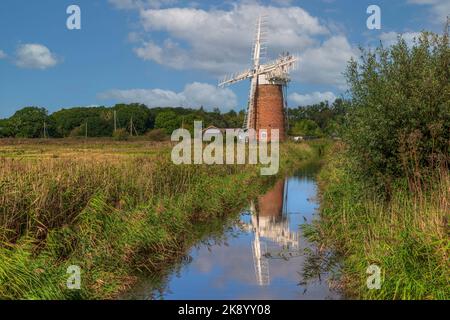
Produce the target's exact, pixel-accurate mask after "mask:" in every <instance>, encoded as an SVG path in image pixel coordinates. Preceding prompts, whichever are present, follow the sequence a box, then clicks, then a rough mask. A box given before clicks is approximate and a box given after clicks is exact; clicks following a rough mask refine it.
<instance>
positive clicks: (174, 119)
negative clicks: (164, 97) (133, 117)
mask: <svg viewBox="0 0 450 320" xmlns="http://www.w3.org/2000/svg"><path fill="white" fill-rule="evenodd" d="M180 127H181V117H180V116H178V115H177V114H176V113H175V112H173V111H163V112H160V113H158V115H157V116H156V119H155V128H156V129H163V130H164V132H165V133H166V134H168V135H171V134H172V132H173V131H175V130H176V129H179V128H180Z"/></svg>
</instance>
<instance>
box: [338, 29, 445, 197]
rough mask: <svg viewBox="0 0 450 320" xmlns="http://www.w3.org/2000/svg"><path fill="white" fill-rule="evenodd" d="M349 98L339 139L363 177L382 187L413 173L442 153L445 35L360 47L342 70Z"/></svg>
mask: <svg viewBox="0 0 450 320" xmlns="http://www.w3.org/2000/svg"><path fill="white" fill-rule="evenodd" d="M346 76H347V80H348V83H349V86H350V93H351V96H352V101H351V108H350V115H349V121H348V123H347V128H346V134H345V140H346V141H347V142H348V145H349V148H350V152H351V155H352V158H353V159H355V161H357V163H358V167H359V168H360V172H361V173H362V174H363V175H365V176H366V177H368V178H369V177H378V178H379V179H378V182H381V183H382V184H383V185H384V186H385V187H386V190H389V188H390V187H389V185H390V182H389V181H391V180H392V179H393V178H396V177H402V176H407V175H408V174H410V173H409V171H410V170H411V169H414V170H415V173H414V174H415V175H416V176H417V175H420V172H417V170H418V169H420V168H432V167H435V166H437V165H439V163H440V161H439V159H442V158H443V157H448V155H449V151H450V150H449V146H450V144H449V141H450V49H449V37H448V34H444V35H442V36H440V35H437V34H433V33H428V32H424V33H422V35H421V36H420V37H419V38H418V39H417V40H416V41H415V43H414V44H413V46H412V47H408V45H407V44H406V42H405V41H404V40H403V39H401V38H399V39H398V41H397V43H396V44H395V45H393V46H392V47H389V48H384V47H382V46H380V47H378V48H377V49H375V50H374V51H366V50H362V56H361V61H360V62H358V61H355V60H352V61H351V62H350V63H349V66H348V70H347V74H346Z"/></svg>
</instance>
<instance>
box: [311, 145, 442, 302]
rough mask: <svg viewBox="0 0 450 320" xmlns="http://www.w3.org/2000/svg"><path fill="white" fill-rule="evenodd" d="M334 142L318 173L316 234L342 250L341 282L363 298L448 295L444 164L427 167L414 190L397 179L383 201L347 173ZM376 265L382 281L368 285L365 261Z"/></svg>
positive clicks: (342, 155) (346, 161)
mask: <svg viewBox="0 0 450 320" xmlns="http://www.w3.org/2000/svg"><path fill="white" fill-rule="evenodd" d="M349 166H351V161H350V160H349V159H348V158H347V157H346V155H345V152H343V150H342V149H339V148H338V149H335V150H334V152H333V155H332V157H331V156H330V158H329V159H328V161H327V164H326V165H325V167H324V169H323V170H322V172H321V176H320V187H321V190H322V200H323V201H322V216H321V217H322V219H321V222H320V223H317V224H316V228H315V230H316V234H315V236H316V240H319V241H321V242H322V243H324V244H325V245H327V246H330V247H332V248H335V249H337V250H338V251H339V253H340V254H341V256H342V277H341V279H340V280H341V285H343V287H344V288H345V292H346V293H347V294H348V296H349V297H353V298H363V299H449V298H450V286H449V280H450V279H449V277H450V269H449V259H448V258H449V256H448V253H449V246H450V238H449V233H448V232H449V223H448V221H449V220H448V218H449V212H450V210H449V199H450V175H449V172H448V169H446V168H445V167H443V168H442V169H441V170H438V171H436V172H434V174H432V175H430V176H429V177H428V178H427V179H426V181H425V180H424V183H423V185H422V188H421V190H420V192H417V190H416V191H411V190H410V189H409V188H408V183H407V182H402V181H399V182H397V185H396V186H395V187H394V189H393V192H392V195H391V198H390V200H389V201H386V199H384V198H381V197H379V196H377V194H376V193H373V192H371V191H370V190H372V189H371V188H370V186H368V185H366V184H365V183H364V181H361V180H359V179H357V178H356V177H355V176H353V175H352V173H351V170H349ZM373 264H374V265H377V266H379V267H380V268H381V273H382V285H381V289H379V290H375V289H372V290H371V289H368V287H367V283H366V282H367V278H368V277H369V274H367V273H366V271H367V268H368V267H369V266H370V265H373Z"/></svg>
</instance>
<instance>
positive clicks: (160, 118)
mask: <svg viewBox="0 0 450 320" xmlns="http://www.w3.org/2000/svg"><path fill="white" fill-rule="evenodd" d="M344 109H345V108H344V102H343V101H342V100H340V99H338V100H336V101H335V102H334V103H333V104H329V103H328V102H322V103H320V104H315V105H311V106H306V107H298V108H296V109H289V111H288V119H289V120H288V125H289V128H290V130H289V132H290V133H291V134H293V135H304V136H332V135H337V134H338V132H339V130H338V128H339V127H340V126H341V123H342V119H343V115H344V112H345V110H344ZM244 118H245V113H244V111H239V112H236V111H233V110H231V111H229V112H226V113H222V112H220V110H219V109H218V108H216V109H214V110H213V111H205V110H204V108H203V107H201V108H200V109H187V108H181V107H179V108H172V107H166V108H151V109H150V108H148V107H147V106H146V105H144V104H138V103H133V104H117V105H115V106H113V107H104V106H99V107H76V108H70V109H61V110H59V111H56V112H54V113H52V114H49V112H48V110H47V109H45V108H42V107H34V106H33V107H25V108H23V109H20V110H18V111H17V112H15V113H14V115H13V116H11V117H10V118H8V119H0V138H45V137H51V138H66V137H84V136H88V137H111V136H114V135H115V134H117V133H118V134H119V135H122V136H123V135H145V134H148V133H151V132H152V131H155V129H157V130H158V131H160V132H161V133H162V134H164V135H170V134H171V133H172V132H173V131H174V130H175V129H178V128H185V129H188V130H193V124H194V121H202V122H203V125H204V127H208V126H215V127H218V128H241V127H242V124H243V122H244Z"/></svg>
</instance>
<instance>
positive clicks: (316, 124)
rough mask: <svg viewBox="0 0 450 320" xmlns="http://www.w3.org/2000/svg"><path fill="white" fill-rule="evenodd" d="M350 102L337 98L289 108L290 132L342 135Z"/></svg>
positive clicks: (297, 134) (313, 134)
mask: <svg viewBox="0 0 450 320" xmlns="http://www.w3.org/2000/svg"><path fill="white" fill-rule="evenodd" d="M347 107H348V102H346V101H344V100H343V99H337V100H336V101H335V102H334V103H332V104H330V103H329V102H328V101H325V102H320V103H318V104H313V105H310V106H305V107H298V108H296V109H289V114H288V118H289V133H290V134H291V135H295V136H314V137H325V136H327V137H336V136H340V135H341V131H342V127H343V124H344V121H345V115H346V112H347Z"/></svg>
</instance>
